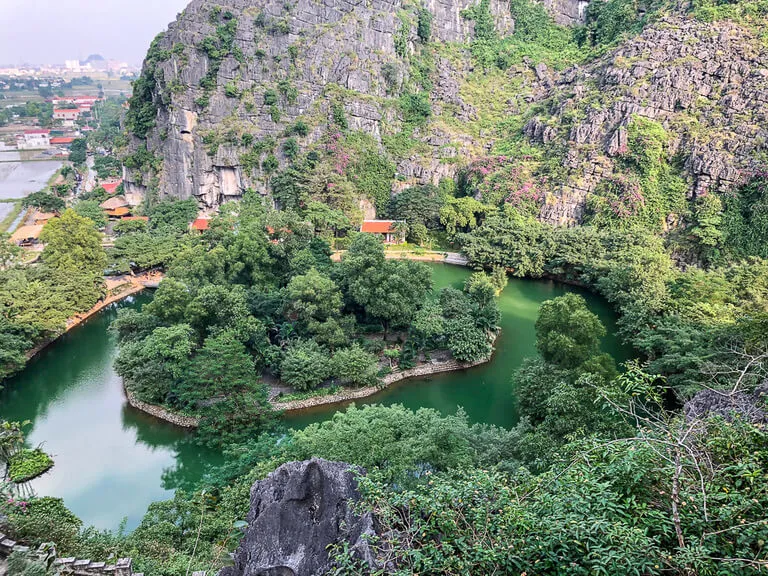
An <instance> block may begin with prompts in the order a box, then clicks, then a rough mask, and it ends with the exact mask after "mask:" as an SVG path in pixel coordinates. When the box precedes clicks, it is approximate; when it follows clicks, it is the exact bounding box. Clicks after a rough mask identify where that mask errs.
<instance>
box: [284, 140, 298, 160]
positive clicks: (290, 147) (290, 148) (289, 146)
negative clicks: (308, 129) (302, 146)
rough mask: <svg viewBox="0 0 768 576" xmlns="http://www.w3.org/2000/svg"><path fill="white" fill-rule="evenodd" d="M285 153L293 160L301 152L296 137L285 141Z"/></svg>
mask: <svg viewBox="0 0 768 576" xmlns="http://www.w3.org/2000/svg"><path fill="white" fill-rule="evenodd" d="M283 154H285V157H286V158H288V159H289V160H293V159H294V158H296V156H298V154H299V143H298V142H296V138H288V140H286V141H285V142H283Z"/></svg>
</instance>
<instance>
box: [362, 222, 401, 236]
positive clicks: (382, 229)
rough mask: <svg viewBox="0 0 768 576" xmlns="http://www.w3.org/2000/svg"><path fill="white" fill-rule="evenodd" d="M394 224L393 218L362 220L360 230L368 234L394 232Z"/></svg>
mask: <svg viewBox="0 0 768 576" xmlns="http://www.w3.org/2000/svg"><path fill="white" fill-rule="evenodd" d="M395 224H397V222H395V221H394V220H364V221H363V226H362V228H360V231H361V232H367V233H369V234H387V233H388V232H394V225H395Z"/></svg>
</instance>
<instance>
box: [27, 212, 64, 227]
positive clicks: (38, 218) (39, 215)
mask: <svg viewBox="0 0 768 576" xmlns="http://www.w3.org/2000/svg"><path fill="white" fill-rule="evenodd" d="M58 216H59V215H58V214H56V213H55V212H39V211H38V212H35V214H34V215H33V216H32V219H33V220H34V222H35V226H44V225H45V224H47V223H48V220H51V219H53V218H58Z"/></svg>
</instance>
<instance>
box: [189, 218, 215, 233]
mask: <svg viewBox="0 0 768 576" xmlns="http://www.w3.org/2000/svg"><path fill="white" fill-rule="evenodd" d="M210 225H211V219H210V218H196V219H195V220H194V222H192V224H190V225H189V227H190V228H191V229H192V230H196V231H197V232H200V233H202V232H205V231H206V230H208V228H209V227H210Z"/></svg>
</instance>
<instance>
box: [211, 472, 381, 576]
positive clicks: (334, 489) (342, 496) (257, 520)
mask: <svg viewBox="0 0 768 576" xmlns="http://www.w3.org/2000/svg"><path fill="white" fill-rule="evenodd" d="M359 499H360V494H359V492H358V490H357V481H356V480H355V473H354V472H353V471H352V470H351V467H350V465H349V464H345V463H343V462H329V461H327V460H322V459H319V458H313V459H312V460H307V461H305V462H289V463H288V464H284V465H282V466H280V467H279V468H278V469H277V470H275V471H274V472H272V473H271V474H270V475H269V476H267V477H266V478H265V479H264V480H261V481H259V482H256V483H255V484H254V485H253V487H252V488H251V509H250V512H249V513H248V518H247V522H248V528H247V530H246V533H245V536H244V537H243V539H242V540H241V542H240V546H239V547H238V549H237V551H236V552H235V565H234V566H232V567H227V568H224V569H223V570H222V571H221V572H220V573H219V575H220V576H315V575H320V574H325V572H326V570H327V569H328V568H329V557H328V554H329V550H328V548H329V546H332V545H336V544H341V543H342V542H347V543H348V544H349V549H350V550H351V551H352V552H353V553H354V554H355V555H356V556H357V557H358V558H359V559H360V560H362V561H363V562H366V563H368V565H369V566H371V567H372V568H374V567H376V561H375V558H374V555H373V552H372V551H371V548H370V546H369V543H368V540H367V539H368V538H370V537H372V536H375V535H376V532H375V526H374V519H373V517H372V515H371V514H370V513H368V514H364V515H362V516H359V515H357V514H356V513H355V512H354V511H353V509H352V506H353V504H354V502H356V501H358V500H359Z"/></svg>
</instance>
